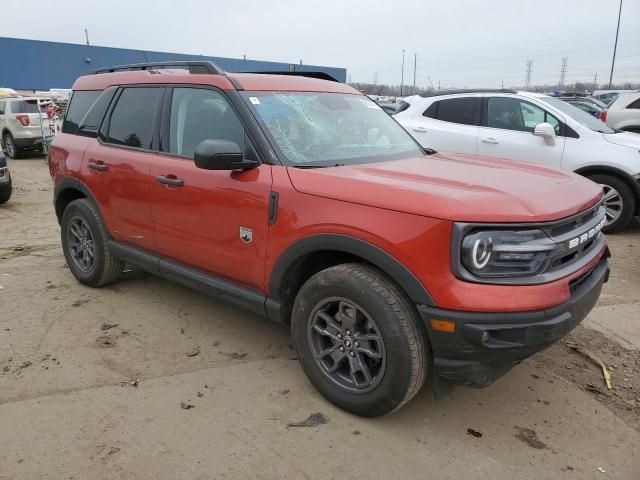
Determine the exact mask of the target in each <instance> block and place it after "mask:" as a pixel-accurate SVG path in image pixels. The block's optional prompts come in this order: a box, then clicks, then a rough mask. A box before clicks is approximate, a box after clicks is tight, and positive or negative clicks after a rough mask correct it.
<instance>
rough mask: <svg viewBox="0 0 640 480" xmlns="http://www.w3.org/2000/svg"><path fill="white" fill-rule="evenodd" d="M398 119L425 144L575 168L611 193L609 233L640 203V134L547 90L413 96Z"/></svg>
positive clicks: (608, 195)
mask: <svg viewBox="0 0 640 480" xmlns="http://www.w3.org/2000/svg"><path fill="white" fill-rule="evenodd" d="M404 100H405V102H406V104H405V105H403V106H402V107H401V111H400V112H398V113H396V114H395V115H394V118H395V119H396V120H397V121H398V122H400V124H401V125H403V126H404V127H405V128H406V129H407V130H408V131H409V133H411V134H412V135H413V136H414V138H416V140H418V142H420V144H421V145H422V146H423V147H425V148H431V149H434V150H441V151H449V152H457V153H469V154H475V155H486V156H490V157H500V158H506V159H509V160H517V161H523V162H530V163H539V164H542V165H546V166H550V167H556V168H562V169H565V170H572V171H574V172H576V173H579V174H581V175H584V176H585V177H588V178H590V179H591V180H593V181H594V182H597V183H600V184H601V185H602V186H603V188H604V190H605V205H606V208H607V226H606V227H605V231H606V232H613V231H617V230H620V229H622V228H624V227H625V226H626V225H627V224H628V223H629V221H630V220H631V218H632V217H633V216H634V215H638V213H639V212H638V206H639V205H640V135H638V134H635V133H626V132H619V131H616V130H613V129H612V128H610V127H608V126H607V125H606V124H605V123H603V122H601V121H600V120H598V119H596V118H594V117H592V116H591V115H589V114H588V113H585V112H583V111H582V110H580V109H578V108H576V107H574V106H572V105H569V104H568V103H566V102H563V101H562V100H560V99H557V98H554V97H549V96H547V95H542V94H537V93H529V92H516V91H512V90H497V91H496V90H494V91H490V90H484V91H465V92H464V93H461V92H455V93H452V92H449V93H448V94H441V95H436V96H431V97H419V96H414V97H408V98H406V99H404Z"/></svg>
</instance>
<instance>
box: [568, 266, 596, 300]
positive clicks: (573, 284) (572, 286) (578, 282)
mask: <svg viewBox="0 0 640 480" xmlns="http://www.w3.org/2000/svg"><path fill="white" fill-rule="evenodd" d="M597 267H598V266H597V265H596V266H595V267H593V268H592V269H591V270H589V271H588V272H586V273H583V274H582V275H580V276H579V277H577V278H574V279H573V280H571V281H570V282H569V292H571V293H572V294H573V292H575V291H576V290H577V289H578V288H580V286H582V285H583V284H584V283H585V282H586V281H587V280H589V278H590V277H591V275H593V272H595V271H596V268H597Z"/></svg>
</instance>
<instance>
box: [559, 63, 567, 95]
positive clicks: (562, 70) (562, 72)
mask: <svg viewBox="0 0 640 480" xmlns="http://www.w3.org/2000/svg"><path fill="white" fill-rule="evenodd" d="M567 60H568V57H562V66H561V67H560V82H559V83H558V88H562V86H563V85H564V79H565V78H566V76H567Z"/></svg>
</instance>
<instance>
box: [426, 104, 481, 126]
mask: <svg viewBox="0 0 640 480" xmlns="http://www.w3.org/2000/svg"><path fill="white" fill-rule="evenodd" d="M481 105H482V99H481V98H480V97H466V98H448V99H446V100H439V101H437V102H434V103H433V104H432V105H431V106H430V107H429V108H428V109H427V110H426V111H425V112H424V113H423V115H424V116H425V117H430V118H436V119H438V120H442V121H443V122H451V123H459V124H461V125H479V124H480V106H481Z"/></svg>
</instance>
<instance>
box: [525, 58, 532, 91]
mask: <svg viewBox="0 0 640 480" xmlns="http://www.w3.org/2000/svg"><path fill="white" fill-rule="evenodd" d="M532 68H533V60H527V76H526V80H525V82H524V85H525V87H524V89H525V90H527V91H528V90H529V87H530V86H531V72H532V71H533V70H532Z"/></svg>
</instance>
